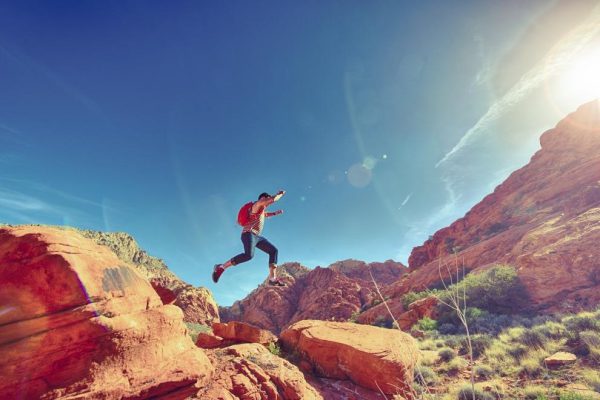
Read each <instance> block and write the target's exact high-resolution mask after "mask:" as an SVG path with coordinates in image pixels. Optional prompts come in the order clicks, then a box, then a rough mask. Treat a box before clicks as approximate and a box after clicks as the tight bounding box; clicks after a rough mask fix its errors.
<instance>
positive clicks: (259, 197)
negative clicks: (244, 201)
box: [258, 192, 271, 200]
mask: <svg viewBox="0 0 600 400" xmlns="http://www.w3.org/2000/svg"><path fill="white" fill-rule="evenodd" d="M263 197H271V195H270V194H269V193H266V192H263V193H261V194H259V195H258V199H259V200H260V199H262V198H263Z"/></svg>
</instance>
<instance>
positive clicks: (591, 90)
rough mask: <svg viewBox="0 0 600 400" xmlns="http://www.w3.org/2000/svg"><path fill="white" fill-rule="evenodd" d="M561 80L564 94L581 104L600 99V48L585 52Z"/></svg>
mask: <svg viewBox="0 0 600 400" xmlns="http://www.w3.org/2000/svg"><path fill="white" fill-rule="evenodd" d="M561 80H562V82H561V83H562V85H561V86H562V87H563V93H564V94H565V95H567V96H568V97H571V98H572V99H573V100H576V101H578V102H579V103H583V102H587V101H590V100H594V99H598V98H600V46H596V47H595V48H592V49H589V50H587V51H583V52H582V53H581V55H580V56H579V57H577V58H576V59H574V60H573V62H572V63H570V66H569V68H567V70H566V71H565V74H564V75H563V77H562V79H561Z"/></svg>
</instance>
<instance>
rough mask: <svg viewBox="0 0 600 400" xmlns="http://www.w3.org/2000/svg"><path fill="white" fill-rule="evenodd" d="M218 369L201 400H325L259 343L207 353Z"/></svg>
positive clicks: (284, 361)
mask: <svg viewBox="0 0 600 400" xmlns="http://www.w3.org/2000/svg"><path fill="white" fill-rule="evenodd" d="M208 354H209V357H210V358H211V360H213V363H214V364H215V365H216V368H217V369H216V372H215V374H214V379H213V381H212V382H211V384H210V385H208V386H206V387H204V388H202V389H201V390H200V392H198V394H197V396H198V398H200V399H214V400H218V399H223V400H237V399H243V400H246V399H254V400H278V399H281V400H322V399H323V397H322V396H321V395H320V394H319V393H318V392H317V390H315V388H314V387H313V386H312V385H311V384H309V383H308V382H307V381H306V379H305V378H304V375H303V374H302V372H300V370H298V368H297V367H296V366H294V365H293V364H290V363H289V362H288V361H287V360H284V359H282V358H279V357H277V356H275V355H273V354H271V353H270V352H269V351H268V350H267V349H266V348H265V347H264V346H262V345H260V344H258V343H247V344H238V345H234V346H230V347H227V348H225V349H218V350H213V351H209V352H208Z"/></svg>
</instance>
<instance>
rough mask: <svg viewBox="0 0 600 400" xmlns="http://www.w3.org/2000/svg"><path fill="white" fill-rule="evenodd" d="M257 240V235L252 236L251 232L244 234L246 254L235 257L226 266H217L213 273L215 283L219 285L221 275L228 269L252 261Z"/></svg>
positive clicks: (243, 240)
mask: <svg viewBox="0 0 600 400" xmlns="http://www.w3.org/2000/svg"><path fill="white" fill-rule="evenodd" d="M256 240H257V237H256V235H254V234H252V233H251V232H243V233H242V243H243V244H244V252H243V253H240V254H238V255H237V256H235V257H233V258H232V259H230V260H229V261H227V262H226V263H225V264H217V265H215V267H214V269H213V273H212V279H213V282H215V283H217V282H218V281H219V278H220V277H221V274H223V272H225V270H226V269H227V268H229V267H232V266H234V265H237V264H240V263H243V262H246V261H248V260H250V259H251V258H252V257H253V256H254V247H255V246H256Z"/></svg>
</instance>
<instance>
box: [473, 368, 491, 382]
mask: <svg viewBox="0 0 600 400" xmlns="http://www.w3.org/2000/svg"><path fill="white" fill-rule="evenodd" d="M474 373H475V376H476V377H477V378H480V379H489V378H491V377H492V376H493V375H494V370H493V369H492V368H491V367H488V366H487V365H478V366H476V367H475V370H474Z"/></svg>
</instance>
